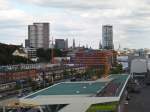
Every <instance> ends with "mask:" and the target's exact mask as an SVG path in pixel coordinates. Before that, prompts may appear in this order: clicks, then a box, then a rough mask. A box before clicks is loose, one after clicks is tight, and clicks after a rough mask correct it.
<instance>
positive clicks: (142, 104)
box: [127, 86, 150, 112]
mask: <svg viewBox="0 0 150 112" xmlns="http://www.w3.org/2000/svg"><path fill="white" fill-rule="evenodd" d="M129 95H130V97H131V99H130V101H129V104H128V106H127V108H128V112H149V111H150V86H145V87H143V88H142V89H141V93H139V94H137V93H132V94H129Z"/></svg>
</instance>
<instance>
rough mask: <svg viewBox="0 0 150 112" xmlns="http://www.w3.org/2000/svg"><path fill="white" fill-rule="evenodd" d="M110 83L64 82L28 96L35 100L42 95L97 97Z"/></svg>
mask: <svg viewBox="0 0 150 112" xmlns="http://www.w3.org/2000/svg"><path fill="white" fill-rule="evenodd" d="M107 83H108V82H92V81H91V82H62V83H59V84H56V85H54V86H50V87H48V88H46V89H43V90H41V91H39V92H36V93H34V94H32V95H31V96H28V97H27V98H34V97H36V96H41V95H96V94H97V93H99V92H100V91H101V90H102V89H103V88H104V87H105V86H106V85H107Z"/></svg>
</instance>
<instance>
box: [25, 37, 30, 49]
mask: <svg viewBox="0 0 150 112" xmlns="http://www.w3.org/2000/svg"><path fill="white" fill-rule="evenodd" d="M27 47H30V42H29V40H28V39H26V40H25V48H27Z"/></svg>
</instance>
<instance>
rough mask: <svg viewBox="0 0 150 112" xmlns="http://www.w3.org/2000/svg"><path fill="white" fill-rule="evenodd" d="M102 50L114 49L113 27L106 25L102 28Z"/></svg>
mask: <svg viewBox="0 0 150 112" xmlns="http://www.w3.org/2000/svg"><path fill="white" fill-rule="evenodd" d="M102 48H103V49H114V45H113V26H111V25H104V26H103V27H102Z"/></svg>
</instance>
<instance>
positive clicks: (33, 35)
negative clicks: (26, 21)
mask: <svg viewBox="0 0 150 112" xmlns="http://www.w3.org/2000/svg"><path fill="white" fill-rule="evenodd" d="M28 40H29V42H30V47H33V48H37V49H38V48H44V49H47V48H49V23H34V24H33V25H29V26H28Z"/></svg>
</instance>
